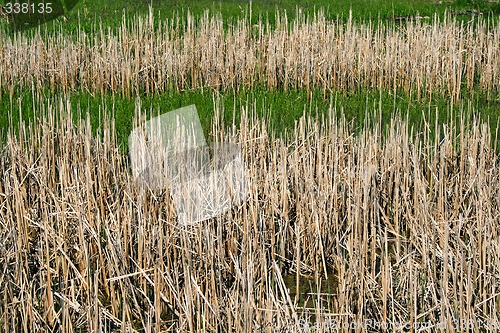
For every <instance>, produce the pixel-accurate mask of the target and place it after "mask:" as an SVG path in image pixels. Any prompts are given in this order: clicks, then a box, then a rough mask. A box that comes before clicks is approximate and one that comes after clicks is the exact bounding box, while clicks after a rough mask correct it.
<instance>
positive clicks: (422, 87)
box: [0, 12, 500, 99]
mask: <svg viewBox="0 0 500 333" xmlns="http://www.w3.org/2000/svg"><path fill="white" fill-rule="evenodd" d="M491 22H495V20H492V21H489V20H488V19H486V18H481V19H478V20H475V21H471V22H469V23H459V22H457V21H455V20H454V19H453V18H451V17H447V18H445V19H444V20H440V19H438V18H437V17H436V18H434V19H429V20H425V19H408V20H406V21H404V22H402V23H399V24H397V23H392V24H389V23H388V22H371V21H370V22H365V23H356V24H355V23H353V22H352V20H351V19H349V20H347V22H343V21H341V20H337V21H332V20H327V19H326V18H325V16H324V15H323V14H322V13H321V12H318V13H317V14H315V15H314V16H310V17H306V16H304V15H300V14H298V15H297V18H295V19H293V20H291V19H288V18H287V16H286V14H285V15H280V14H278V16H277V18H276V26H275V27H273V28H271V27H270V25H269V24H268V23H266V22H263V21H260V22H259V23H257V24H253V25H252V24H251V23H250V22H249V21H248V20H246V19H241V20H239V21H236V22H234V24H229V25H228V26H227V27H226V28H224V23H223V19H222V17H220V16H218V15H210V14H209V13H208V12H207V13H205V15H203V16H201V17H198V18H195V17H193V16H190V15H189V14H188V15H187V16H186V17H177V18H176V19H171V20H165V21H162V22H155V17H154V15H153V13H152V12H151V13H150V15H149V17H135V18H132V19H130V18H125V17H124V20H123V24H122V26H121V27H119V28H117V29H116V30H114V31H111V30H110V29H108V30H106V29H105V28H102V26H100V28H94V31H92V32H90V33H85V32H84V31H81V30H80V31H77V32H75V33H74V34H72V35H65V34H56V35H50V36H48V35H46V34H44V33H40V32H39V33H37V34H34V35H32V36H26V35H22V34H16V35H15V36H14V37H10V36H7V35H6V34H5V33H0V86H1V87H2V90H4V91H9V90H11V91H12V90H13V89H14V87H18V86H21V87H27V88H29V89H30V88H31V87H32V86H35V87H37V88H39V89H42V88H46V87H50V88H51V89H53V90H54V89H58V90H65V91H67V90H74V89H76V90H78V89H81V90H83V91H89V92H91V93H104V92H112V93H117V92H121V93H122V94H124V95H127V96H128V95H134V94H138V93H148V94H155V93H161V92H164V91H167V90H180V91H182V90H186V89H204V88H208V87H211V88H215V89H218V90H229V89H241V88H252V87H255V86H264V87H267V88H269V89H278V88H279V89H285V90H286V89H301V88H305V89H308V90H311V89H323V91H325V94H326V93H327V92H328V91H330V90H338V89H340V90H348V89H357V88H363V87H368V88H378V89H388V90H402V91H405V92H407V93H411V94H416V95H417V97H418V98H420V97H421V96H423V95H427V96H429V95H432V94H433V93H436V92H438V93H442V94H444V95H446V96H450V97H452V98H454V99H459V98H460V97H461V95H462V93H463V92H464V90H465V91H472V90H475V89H482V90H484V91H487V92H489V93H491V94H493V96H494V94H495V93H497V92H498V91H499V88H500V73H499V68H500V48H499V47H498V45H500V23H498V20H496V22H497V23H495V24H493V23H491Z"/></svg>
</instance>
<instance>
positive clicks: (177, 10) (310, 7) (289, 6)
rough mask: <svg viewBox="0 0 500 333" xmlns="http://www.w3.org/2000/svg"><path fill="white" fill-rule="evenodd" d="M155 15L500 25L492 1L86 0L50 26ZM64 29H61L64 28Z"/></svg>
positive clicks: (111, 23)
mask: <svg viewBox="0 0 500 333" xmlns="http://www.w3.org/2000/svg"><path fill="white" fill-rule="evenodd" d="M150 6H151V10H152V11H153V13H154V15H155V17H157V18H159V20H157V22H161V21H162V20H165V19H170V18H173V17H176V16H177V15H180V16H181V17H185V16H186V14H187V12H188V11H189V12H190V13H191V14H193V15H195V16H200V15H202V14H203V13H204V12H205V11H206V10H209V11H211V12H212V13H220V14H221V15H222V17H223V18H224V20H225V22H230V21H234V20H237V19H239V18H244V17H247V18H248V17H250V16H251V20H252V22H253V23H256V22H258V21H259V19H262V20H263V21H266V20H268V21H269V23H270V24H271V25H273V24H274V23H275V17H276V13H277V11H279V12H280V13H284V12H286V13H287V16H288V17H289V18H292V19H293V18H294V17H295V16H296V14H297V12H298V9H300V12H301V13H303V14H311V15H312V14H313V13H315V12H317V10H319V9H323V10H324V11H325V15H326V17H327V18H328V19H342V20H347V19H348V18H349V15H350V12H352V18H353V19H354V20H355V21H368V20H375V21H377V20H378V19H380V20H381V21H383V22H385V21H390V22H394V21H396V22H398V21H400V20H404V19H406V18H411V17H416V16H421V17H428V18H429V19H431V18H432V17H433V16H434V15H435V14H437V15H439V16H440V17H443V16H444V15H445V12H448V13H451V14H454V15H456V17H457V18H458V19H459V20H465V21H469V20H471V19H472V18H475V17H478V16H479V14H482V16H483V17H484V16H491V17H493V18H494V19H495V20H498V16H499V15H500V4H498V3H494V2H489V1H475V0H456V1H432V0H416V1H402V0H368V1H365V0H351V1H346V0H300V1H299V0H253V1H251V6H250V1H245V0H200V1H188V0H135V1H132V0H117V1H107V0H80V1H79V2H78V4H77V5H76V6H75V8H73V10H72V11H70V12H69V13H68V14H66V15H65V16H62V17H60V18H58V19H57V20H55V21H53V22H50V23H48V24H47V25H46V26H44V29H45V28H47V29H48V30H49V31H56V32H58V31H60V29H62V31H66V32H75V31H77V30H78V29H81V30H83V31H86V32H91V31H93V27H94V28H95V27H99V26H100V25H101V24H102V26H103V27H104V28H107V27H110V28H116V27H118V26H119V25H121V24H122V22H123V16H124V15H125V16H126V17H133V16H134V15H142V16H144V15H147V14H148V13H149V11H150ZM59 24H61V25H59Z"/></svg>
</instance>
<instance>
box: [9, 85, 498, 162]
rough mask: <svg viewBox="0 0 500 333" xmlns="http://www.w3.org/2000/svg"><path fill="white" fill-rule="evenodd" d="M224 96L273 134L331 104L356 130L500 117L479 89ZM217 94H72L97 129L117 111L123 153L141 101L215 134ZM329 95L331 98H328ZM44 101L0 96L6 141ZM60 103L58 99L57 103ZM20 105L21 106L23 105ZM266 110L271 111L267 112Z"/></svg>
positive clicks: (233, 112) (229, 116)
mask: <svg viewBox="0 0 500 333" xmlns="http://www.w3.org/2000/svg"><path fill="white" fill-rule="evenodd" d="M216 94H219V96H220V100H221V102H222V103H224V106H225V115H224V121H225V124H226V125H227V126H229V125H230V124H231V123H232V121H233V116H234V117H235V119H236V121H237V122H238V120H239V118H240V110H241V108H242V106H244V105H246V104H247V103H253V102H255V103H256V111H257V113H258V115H259V116H261V117H266V118H268V119H269V123H270V125H271V128H272V131H273V134H275V135H285V133H286V132H290V131H291V130H293V127H294V124H295V121H296V120H298V119H299V118H300V117H301V116H302V115H303V114H304V112H306V113H312V114H315V113H316V112H318V114H321V113H322V112H326V111H327V110H328V108H329V106H330V105H333V106H336V107H337V108H336V109H337V110H339V113H340V110H342V113H343V114H344V115H345V117H346V120H347V121H348V122H349V123H350V124H351V128H352V130H353V131H357V130H359V129H362V128H364V127H366V126H367V123H366V121H367V120H368V121H369V122H370V123H371V119H372V117H373V114H374V112H377V117H380V118H381V119H382V121H383V123H385V124H389V121H390V119H391V117H392V116H393V115H394V114H395V113H399V114H400V115H401V116H402V117H404V118H406V117H408V119H409V123H410V125H412V126H414V127H415V130H416V132H418V131H419V130H421V129H422V128H423V127H422V126H423V121H424V119H425V120H426V121H428V122H430V123H431V124H434V122H435V119H436V116H437V117H438V120H439V122H440V123H447V122H448V121H449V120H450V117H452V116H453V117H456V119H458V116H459V114H460V113H463V114H465V115H468V116H476V117H480V118H481V119H483V120H485V121H488V122H489V124H490V126H491V128H492V131H493V133H494V132H495V131H496V128H497V126H498V121H500V100H499V99H496V100H495V99H492V98H491V97H488V96H486V95H485V94H483V93H479V92H478V93H473V94H471V95H470V96H468V98H464V99H462V100H461V101H459V102H451V101H450V100H449V99H447V98H444V97H442V96H439V95H436V96H434V97H433V98H432V100H430V99H429V98H423V99H421V100H420V101H417V100H416V98H414V97H412V96H408V95H406V94H403V93H396V94H394V93H393V92H388V91H378V90H359V91H352V92H340V91H339V92H334V93H332V94H330V95H328V96H324V95H323V92H322V91H313V92H312V93H311V95H310V96H308V95H307V93H306V91H305V90H299V91H287V92H284V91H279V90H275V91H269V90H267V89H260V88H259V89H255V90H254V91H240V92H229V93H224V94H221V93H216ZM214 96H215V95H214V92H212V91H210V90H205V91H203V92H201V91H187V92H183V93H177V92H170V93H166V94H162V95H155V96H139V97H136V98H125V97H121V96H119V95H114V96H113V95H103V96H99V95H97V96H92V95H90V94H87V93H72V94H71V95H70V96H69V99H70V101H71V108H72V111H73V114H74V116H75V119H76V117H85V116H86V114H87V113H88V114H89V115H90V121H91V125H92V128H93V129H94V130H95V129H96V128H98V127H100V124H101V121H102V119H101V118H102V114H103V109H105V111H106V113H107V114H108V115H114V119H115V125H116V134H117V139H118V142H119V143H120V145H121V147H122V149H123V152H126V151H127V139H128V135H129V134H130V132H131V130H132V127H133V119H134V113H135V105H136V102H137V100H138V99H139V100H140V103H141V109H142V110H143V111H144V112H146V113H147V114H148V115H149V114H150V112H151V111H152V113H153V115H156V114H158V112H159V113H164V112H168V111H171V110H174V109H177V108H179V107H182V106H186V105H190V104H195V105H196V107H197V109H198V113H199V115H200V120H201V122H202V126H203V128H204V131H205V134H206V135H208V136H209V135H210V125H211V120H212V119H213V115H214V111H213V110H214V106H213V103H214ZM325 97H326V98H325ZM61 98H62V99H64V98H65V96H62V95H60V94H57V93H56V94H51V93H50V92H48V91H47V92H46V93H45V97H44V98H43V101H44V103H47V101H49V100H50V101H52V102H53V103H55V101H59V100H60V99H61ZM40 102H41V101H38V100H36V101H33V94H32V92H31V91H28V90H22V91H17V92H15V93H14V95H13V98H12V104H11V100H10V97H9V96H8V95H5V94H4V95H3V96H2V97H1V98H0V109H2V110H3V112H2V113H1V114H0V124H2V125H1V126H0V128H3V131H2V132H3V133H2V139H4V138H5V132H6V128H7V126H8V124H9V121H10V120H9V118H10V114H11V115H12V121H13V123H14V124H17V123H18V122H19V118H20V113H19V109H20V110H21V113H22V114H21V116H22V118H23V120H25V121H30V120H31V121H37V118H39V116H40V115H39V114H35V112H34V111H33V105H39V104H40ZM57 103H58V102H57ZM19 106H20V107H19ZM262 110H268V111H271V112H270V113H269V114H263V113H262Z"/></svg>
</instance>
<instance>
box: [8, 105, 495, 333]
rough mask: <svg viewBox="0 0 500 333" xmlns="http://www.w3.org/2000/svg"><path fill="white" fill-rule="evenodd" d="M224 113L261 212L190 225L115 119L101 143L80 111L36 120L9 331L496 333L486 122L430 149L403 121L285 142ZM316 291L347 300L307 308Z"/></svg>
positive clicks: (15, 155) (20, 204)
mask: <svg viewBox="0 0 500 333" xmlns="http://www.w3.org/2000/svg"><path fill="white" fill-rule="evenodd" d="M40 100H42V101H43V99H41V98H40ZM223 105H224V104H223V103H220V101H219V100H217V99H214V106H215V108H216V117H215V118H214V124H213V129H212V132H213V137H214V138H217V140H219V139H225V140H228V141H232V142H239V143H240V144H241V145H242V148H243V152H244V158H245V160H246V162H247V166H248V168H249V176H250V178H251V180H252V181H251V186H252V187H251V191H250V192H251V194H250V198H249V199H248V201H247V202H246V203H245V204H244V205H242V206H241V207H237V208H235V209H234V210H233V211H231V212H229V213H227V214H224V215H223V216H220V217H218V218H215V219H211V220H208V221H205V222H202V223H200V224H198V225H194V226H189V227H181V226H179V225H178V224H177V222H176V217H175V215H174V209H173V206H172V205H173V204H172V200H171V199H170V197H169V195H168V193H167V192H166V191H149V190H147V189H145V188H143V187H140V186H139V185H138V184H137V183H136V182H135V180H134V179H133V178H132V176H131V172H130V170H129V166H128V159H127V157H126V156H123V155H121V154H120V153H119V149H118V147H117V144H116V139H115V137H114V134H113V133H114V129H113V121H112V120H111V119H109V118H107V117H106V116H104V118H103V126H102V128H101V129H100V131H101V132H100V135H98V136H93V135H92V134H91V133H92V132H91V128H90V123H89V120H88V119H87V120H86V121H83V122H82V123H81V124H79V125H78V126H75V125H77V124H74V123H73V120H72V117H71V116H70V112H71V110H70V104H69V103H68V101H66V100H64V99H61V100H52V101H45V102H40V103H37V104H36V107H37V110H35V111H36V114H37V115H38V116H39V118H40V119H41V121H37V122H36V123H30V124H24V123H23V124H21V125H23V126H21V127H20V128H21V131H20V133H19V134H18V135H15V134H14V133H13V132H11V133H9V135H8V140H7V144H6V146H5V147H4V148H3V149H2V152H1V154H0V179H1V181H0V263H1V264H0V288H1V290H2V291H3V293H2V297H1V298H0V314H1V316H0V331H5V332H11V331H25V332H30V331H51V330H54V329H57V330H60V331H63V332H67V331H79V330H83V331H103V332H113V331H120V330H121V331H135V330H142V329H144V330H146V331H167V330H174V331H182V332H183V331H191V332H195V331H196V332H198V331H221V330H222V331H238V332H243V331H244V332H248V331H259V330H264V331H269V332H271V331H290V332H296V331H298V330H300V329H303V328H304V327H305V325H309V327H311V326H312V327H315V329H316V331H337V332H341V331H342V327H344V325H351V327H353V326H352V325H354V326H355V325H358V327H359V331H361V332H368V331H373V330H375V328H373V327H370V326H367V324H366V323H367V322H368V321H369V320H371V322H372V323H376V322H378V323H380V324H382V323H384V324H387V325H391V326H390V329H388V330H390V331H397V332H401V331H405V328H404V326H405V325H408V323H410V324H413V323H415V322H416V323H420V325H423V324H424V323H428V324H429V325H438V326H434V328H433V329H432V330H434V331H440V332H445V331H449V330H450V329H452V328H454V329H455V330H456V331H463V330H464V329H463V328H460V327H452V326H453V323H454V322H455V321H456V320H462V321H464V323H468V324H474V325H476V326H475V328H474V329H473V331H480V330H481V331H488V329H487V328H486V326H484V325H485V324H486V323H489V324H490V325H496V326H493V327H492V328H491V329H490V330H489V331H495V330H496V329H498V325H499V323H498V319H499V318H498V317H499V315H500V305H499V304H500V296H499V295H500V287H499V284H498V281H499V279H500V275H499V272H498V269H497V268H498V263H499V262H500V251H499V245H498V240H499V227H498V223H497V222H498V218H499V216H500V207H499V202H498V198H499V195H500V187H499V184H500V182H499V180H500V179H499V178H500V172H499V167H498V156H496V154H495V153H494V150H492V149H491V141H492V137H491V133H490V130H489V128H488V127H487V126H486V125H485V124H483V123H482V122H481V121H479V120H477V119H475V120H473V122H471V123H470V124H469V125H466V124H467V123H466V122H465V119H462V121H461V122H460V123H456V124H455V123H450V124H448V126H444V127H436V128H437V130H436V132H437V133H438V135H436V137H437V138H438V139H431V136H430V134H431V131H430V130H429V128H431V126H430V125H429V126H427V127H426V129H425V130H424V131H423V132H422V133H418V134H412V131H411V130H410V129H409V128H408V124H407V121H405V120H398V119H397V118H394V119H393V121H392V124H391V126H389V127H388V130H387V131H386V132H385V133H384V132H383V130H382V124H381V123H377V121H376V122H375V123H374V124H373V125H372V126H370V127H367V128H366V129H364V130H363V131H362V132H361V133H360V134H359V135H356V136H355V135H353V134H352V131H351V129H350V128H349V127H348V126H347V124H346V121H345V120H344V119H343V118H342V117H337V116H335V115H336V114H337V111H338V110H336V109H335V108H334V107H333V106H332V107H331V110H330V111H329V112H328V114H325V115H323V116H322V117H321V118H313V117H310V116H308V115H306V114H304V116H303V117H302V118H301V119H300V120H298V121H297V123H296V127H295V130H294V131H293V132H292V133H291V134H290V137H288V138H273V137H271V136H270V135H269V134H268V129H267V125H266V121H265V118H264V119H259V118H257V116H256V114H257V105H256V103H255V102H252V103H249V104H248V105H247V106H246V107H245V108H244V109H243V110H242V111H243V114H242V117H241V122H240V123H239V124H233V125H234V126H233V130H232V131H227V129H225V128H224V127H223V126H222V125H221V122H220V120H221V119H222V114H223V113H224V109H223ZM104 111H106V109H105V108H104ZM137 111H138V114H140V113H141V112H142V110H140V105H139V104H138V110H137ZM436 126H437V125H436ZM11 130H13V129H12V128H11ZM441 134H442V135H441ZM290 274H292V275H294V276H296V279H297V280H296V283H294V284H293V286H291V285H289V284H287V283H285V280H284V277H283V276H284V275H287V276H289V275H290ZM325 275H326V276H325ZM304 277H307V278H308V279H309V280H308V281H309V282H310V283H311V284H313V285H317V286H319V285H321V284H325V283H326V282H325V281H326V280H325V278H326V277H328V278H329V279H334V282H335V283H334V285H335V287H332V288H333V289H331V290H329V291H328V292H315V291H311V292H310V294H309V295H301V291H300V289H301V287H302V284H303V282H299V281H300V280H301V279H303V278H304ZM294 289H298V290H295V291H294ZM293 295H296V296H293ZM303 298H307V299H309V300H311V301H310V302H309V301H307V302H306V301H301V299H303ZM311 302H312V303H311ZM465 321H466V322H465ZM362 323H365V326H363V325H361V324H362ZM334 324H335V325H336V326H333V325H334ZM360 325H361V326H360ZM481 325H482V326H481ZM355 327H356V326H355ZM495 327H496V329H495ZM344 331H345V330H344Z"/></svg>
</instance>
